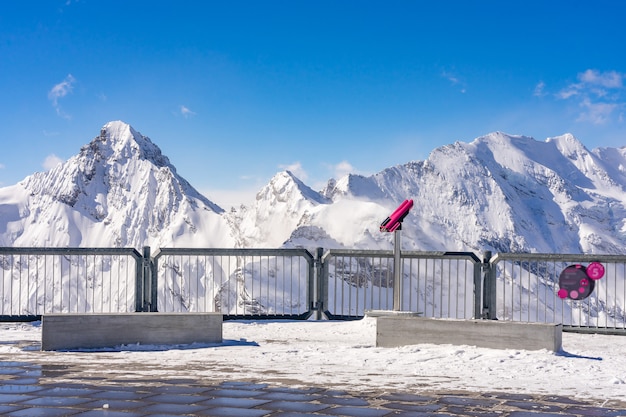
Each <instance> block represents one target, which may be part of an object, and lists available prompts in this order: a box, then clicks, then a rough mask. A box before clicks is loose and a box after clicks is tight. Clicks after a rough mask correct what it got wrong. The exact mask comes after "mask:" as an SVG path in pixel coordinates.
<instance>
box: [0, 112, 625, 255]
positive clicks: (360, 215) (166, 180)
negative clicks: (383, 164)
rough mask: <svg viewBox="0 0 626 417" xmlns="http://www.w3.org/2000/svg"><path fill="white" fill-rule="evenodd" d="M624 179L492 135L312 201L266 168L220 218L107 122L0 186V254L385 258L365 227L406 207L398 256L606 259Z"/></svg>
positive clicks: (380, 239)
mask: <svg viewBox="0 0 626 417" xmlns="http://www.w3.org/2000/svg"><path fill="white" fill-rule="evenodd" d="M625 170H626V148H619V149H615V148H601V149H596V150H593V151H590V150H588V149H586V148H585V147H584V146H583V144H581V143H580V142H579V141H578V140H577V139H576V138H575V137H574V136H572V135H570V134H566V135H563V136H558V137H554V138H550V139H547V140H546V141H537V140H535V139H533V138H529V137H524V136H513V135H507V134H504V133H500V132H496V133H491V134H489V135H486V136H483V137H480V138H477V139H475V140H474V141H472V142H471V143H463V142H457V143H454V144H451V145H448V146H443V147H440V148H437V149H435V150H434V151H432V153H431V154H430V156H429V157H428V159H426V160H424V161H411V162H408V163H406V164H403V165H398V166H395V167H390V168H388V169H385V170H383V171H381V172H379V173H376V174H374V175H372V176H369V177H365V176H359V175H352V174H350V175H347V176H345V177H343V178H340V179H338V180H335V179H331V180H329V182H328V185H327V186H326V188H325V189H324V190H321V191H319V192H317V191H314V190H312V189H311V188H309V187H308V186H307V185H305V184H304V183H303V182H302V181H300V180H299V179H298V178H296V177H295V176H294V175H293V174H292V173H290V172H289V171H284V172H279V173H277V174H276V175H275V176H274V178H272V179H271V181H270V182H269V183H268V184H267V185H266V186H265V187H263V188H262V189H261V190H260V191H259V193H258V194H257V197H256V201H255V202H254V203H253V204H252V205H251V206H248V207H243V206H242V207H240V208H238V209H232V210H231V211H230V212H224V211H223V210H222V209H221V208H220V207H219V206H217V205H216V204H214V203H212V202H211V201H209V200H208V199H206V198H205V197H203V196H202V195H200V194H199V193H198V192H197V191H196V190H195V189H194V188H193V187H192V186H191V185H190V184H189V183H188V182H187V181H185V180H184V179H183V178H181V177H180V176H179V175H177V173H176V169H175V168H174V167H173V166H172V165H171V164H170V162H169V160H168V159H167V157H165V156H164V155H162V154H161V151H160V150H159V148H158V147H157V146H156V145H155V144H154V143H152V142H151V141H150V139H148V138H147V137H145V136H142V135H141V134H139V133H138V132H137V131H135V130H134V129H133V128H132V127H130V126H129V125H127V124H125V123H123V122H111V123H108V124H106V125H105V126H104V127H103V128H102V130H101V132H100V135H98V136H97V137H96V138H95V139H93V140H92V141H91V142H90V143H89V144H88V145H86V146H84V147H83V148H82V149H81V150H80V152H79V154H78V155H76V156H74V157H72V158H70V159H69V160H68V161H67V162H65V163H63V164H61V165H59V166H57V167H56V168H54V169H52V170H50V171H48V172H43V173H36V174H33V175H31V176H29V177H27V178H26V179H24V180H23V181H21V182H20V183H18V184H16V185H13V186H10V187H5V188H2V189H0V245H3V246H99V247H102V246H118V247H137V248H140V247H142V246H144V245H150V246H152V247H155V248H157V247H167V246H169V247H171V246H178V247H184V246H186V247H281V246H286V247H294V246H302V247H306V248H309V249H310V248H315V247H324V248H336V247H346V248H364V249H365V248H367V249H390V248H391V247H392V236H391V235H390V234H385V233H381V232H380V231H379V224H380V222H381V221H382V220H383V219H385V218H386V217H387V216H388V215H389V214H390V213H391V211H393V210H394V209H395V207H396V206H397V205H398V204H399V203H401V202H402V201H403V200H405V199H409V198H412V199H414V201H415V206H414V208H413V210H412V211H411V213H410V214H409V216H408V217H407V218H406V219H405V222H404V226H403V232H402V233H403V237H402V242H403V247H404V249H411V250H462V251H477V252H480V251H483V250H492V251H494V252H502V251H507V252H508V251H527V252H559V253H581V252H582V253H608V254H616V253H623V252H624V251H625V250H626V223H625V220H624V218H625V215H626V196H625V193H624V188H625V187H626V172H625Z"/></svg>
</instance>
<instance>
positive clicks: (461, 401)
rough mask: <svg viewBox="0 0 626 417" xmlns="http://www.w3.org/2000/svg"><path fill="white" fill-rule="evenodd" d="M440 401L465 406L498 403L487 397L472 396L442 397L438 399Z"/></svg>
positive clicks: (490, 405) (485, 406)
mask: <svg viewBox="0 0 626 417" xmlns="http://www.w3.org/2000/svg"><path fill="white" fill-rule="evenodd" d="M438 402H440V403H442V404H450V405H463V406H472V407H484V408H488V407H492V406H493V405H495V404H497V403H498V402H497V401H494V400H489V399H486V398H471V397H448V396H445V397H441V398H439V399H438Z"/></svg>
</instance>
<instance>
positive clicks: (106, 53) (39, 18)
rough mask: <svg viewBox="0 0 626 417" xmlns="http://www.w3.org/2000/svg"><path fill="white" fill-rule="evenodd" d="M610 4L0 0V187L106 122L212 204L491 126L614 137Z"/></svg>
mask: <svg viewBox="0 0 626 417" xmlns="http://www.w3.org/2000/svg"><path fill="white" fill-rule="evenodd" d="M625 17H626V2H622V1H606V0H594V1H575V0H573V1H572V0H570V1H558V0H555V1H534V0H524V1H445V0H444V1H436V2H426V1H417V0H416V1H397V0H390V1H385V2H382V1H379V2H374V1H367V0H359V1H356V0H354V1H352V0H333V1H325V0H319V1H293V0H285V1H273V0H267V1H238V0H233V1H222V2H217V1H205V2H200V1H187V0H178V1H174V2H167V1H156V2H155V1H151V2H147V1H146V2H143V1H128V0H124V1H119V0H107V1H104V0H101V1H96V0H80V1H78V0H67V1H65V0H62V1H55V0H45V1H44V0H41V1H14V2H5V3H4V4H3V5H2V11H1V12H0V114H1V119H0V120H1V128H2V130H1V133H0V135H1V142H0V143H1V144H2V146H1V147H0V186H8V185H12V184H15V183H16V182H18V181H20V180H21V179H23V178H24V177H26V176H27V175H30V174H32V173H33V172H36V171H42V170H45V169H46V168H47V167H49V166H50V164H53V163H54V162H56V161H60V160H65V159H67V158H69V157H71V156H72V155H75V154H76V153H78V152H79V150H80V147H81V146H82V145H84V144H86V143H88V142H89V141H90V140H91V139H92V138H93V137H95V136H96V135H98V133H99V131H100V127H101V126H102V125H104V124H105V123H107V122H108V121H111V120H123V121H124V122H127V123H129V124H131V125H132V126H133V127H134V128H135V129H136V130H138V131H140V132H141V133H142V134H144V135H146V136H149V137H150V138H151V139H152V140H153V141H154V142H155V143H156V144H157V145H158V146H159V147H160V148H161V149H162V151H163V153H164V154H166V155H167V156H168V157H169V158H170V160H171V162H172V163H173V164H174V165H175V166H176V167H177V170H178V172H179V173H180V174H181V175H183V176H184V177H185V178H186V179H187V180H189V181H190V182H191V183H192V185H194V186H195V187H196V188H198V189H199V190H200V191H202V192H203V193H205V195H207V196H208V197H209V198H211V199H212V200H213V201H215V202H216V203H218V204H220V205H222V206H224V207H228V206H229V205H230V204H233V203H236V202H240V201H241V200H242V199H244V200H245V199H248V200H249V199H250V196H253V195H254V193H255V192H256V191H258V189H259V188H260V187H262V186H263V185H264V184H266V183H267V182H268V181H269V179H270V178H271V177H272V176H273V175H274V174H275V173H276V172H278V171H280V170H283V169H291V170H292V171H293V172H294V173H295V174H296V175H297V176H299V177H300V178H301V179H302V180H303V181H304V182H305V183H307V184H308V185H310V186H311V187H313V188H314V189H320V188H321V187H322V186H323V184H324V183H325V182H326V181H327V180H328V179H329V178H331V177H335V178H338V177H340V176H342V175H343V174H345V173H346V172H353V173H360V174H373V173H375V172H378V171H380V170H382V169H384V168H387V167H390V166H393V165H397V164H403V163H406V162H409V161H412V160H421V159H425V158H426V157H427V156H428V154H429V153H430V151H432V150H433V149H435V148H436V147H438V146H441V145H445V144H449V143H453V142H455V141H457V140H460V141H464V142H470V141H472V140H473V139H474V138H476V137H478V136H482V135H485V134H488V133H490V132H493V131H503V132H506V133H510V134H522V135H526V136H532V137H534V138H535V139H538V140H544V139H546V138H548V137H552V136H558V135H561V134H563V133H573V134H574V135H575V136H576V137H577V138H579V139H580V140H581V141H582V142H583V143H584V144H585V145H586V146H587V147H588V148H590V149H592V148H595V147H599V146H612V147H619V146H626V120H625V119H626V117H625V116H626V91H625V85H626V80H625V78H626V46H625V45H626V25H624V23H623V21H624V18H625Z"/></svg>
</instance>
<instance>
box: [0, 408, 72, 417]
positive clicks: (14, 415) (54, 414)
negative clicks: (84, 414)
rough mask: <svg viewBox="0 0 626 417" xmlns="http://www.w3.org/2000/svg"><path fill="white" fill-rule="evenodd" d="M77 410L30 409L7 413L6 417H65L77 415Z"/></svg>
mask: <svg viewBox="0 0 626 417" xmlns="http://www.w3.org/2000/svg"><path fill="white" fill-rule="evenodd" d="M76 412H77V410H76V409H71V408H49V407H29V408H25V409H22V410H17V411H11V412H8V413H6V417H65V416H72V415H74V414H76Z"/></svg>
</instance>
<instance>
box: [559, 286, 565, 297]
mask: <svg viewBox="0 0 626 417" xmlns="http://www.w3.org/2000/svg"><path fill="white" fill-rule="evenodd" d="M558 295H559V298H567V290H566V289H564V288H561V289H560V290H559V292H558Z"/></svg>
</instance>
